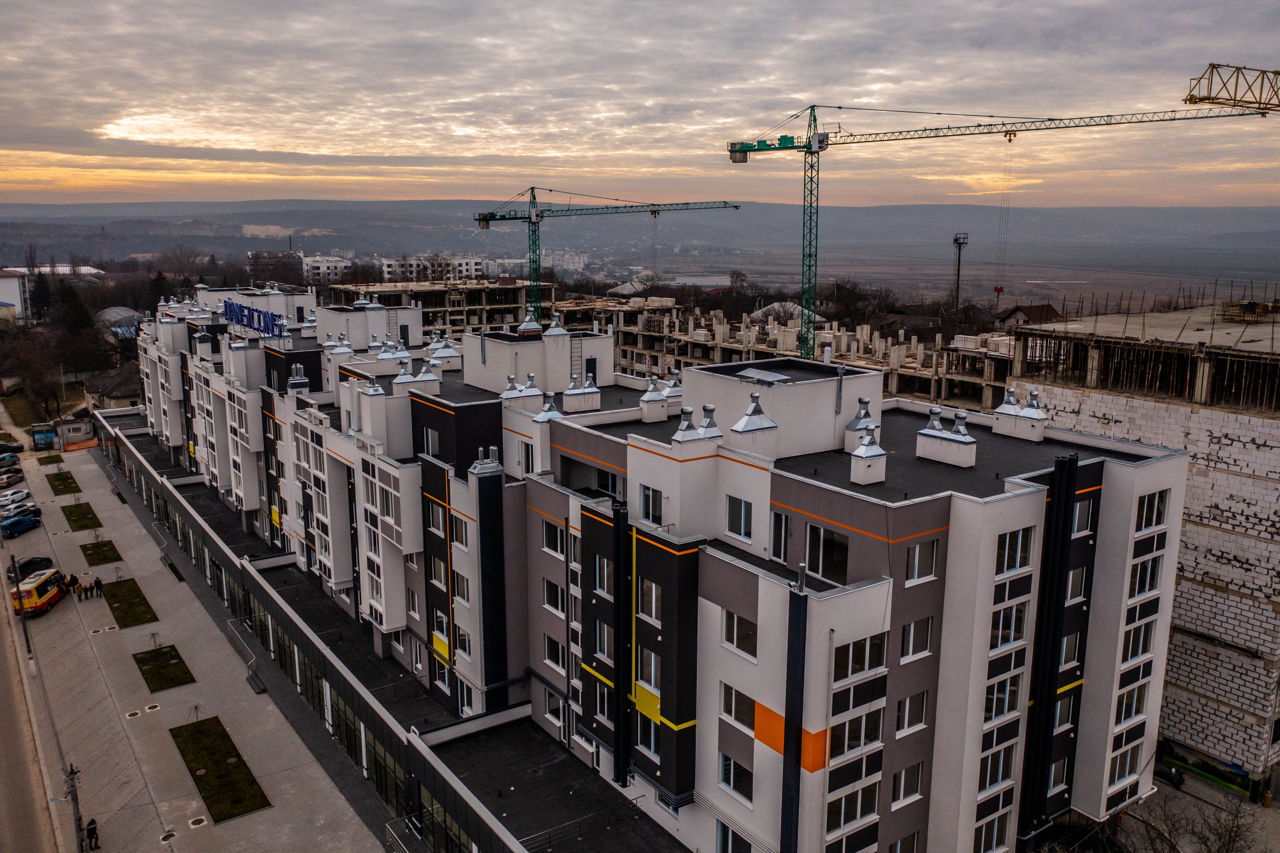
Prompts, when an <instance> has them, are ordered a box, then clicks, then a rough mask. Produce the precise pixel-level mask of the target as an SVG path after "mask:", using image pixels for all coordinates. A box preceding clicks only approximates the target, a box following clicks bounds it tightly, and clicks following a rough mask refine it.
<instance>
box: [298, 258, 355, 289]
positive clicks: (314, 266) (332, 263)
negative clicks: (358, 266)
mask: <svg viewBox="0 0 1280 853" xmlns="http://www.w3.org/2000/svg"><path fill="white" fill-rule="evenodd" d="M350 271H351V260H350V259H349V258H340V257H337V256H336V255H303V257H302V282H303V284H306V285H309V286H311V287H317V286H318V287H325V286H328V285H331V284H337V283H338V282H340V281H342V279H343V278H344V277H345V276H346V275H347V273H349V272H350Z"/></svg>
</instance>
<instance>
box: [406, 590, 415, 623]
mask: <svg viewBox="0 0 1280 853" xmlns="http://www.w3.org/2000/svg"><path fill="white" fill-rule="evenodd" d="M404 599H405V609H407V610H408V611H409V615H410V616H412V617H413V618H414V619H417V618H418V592H417V590H415V589H412V588H410V587H405V588H404Z"/></svg>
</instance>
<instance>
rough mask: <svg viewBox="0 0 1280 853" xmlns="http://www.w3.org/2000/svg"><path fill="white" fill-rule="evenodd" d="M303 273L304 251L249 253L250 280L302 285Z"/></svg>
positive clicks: (261, 283)
mask: <svg viewBox="0 0 1280 853" xmlns="http://www.w3.org/2000/svg"><path fill="white" fill-rule="evenodd" d="M303 275H304V272H303V260H302V252H294V251H282V252H267V251H260V252H250V253H249V280H250V281H252V282H255V283H257V284H259V285H264V284H266V283H268V282H276V283H279V284H293V285H301V284H302V283H303Z"/></svg>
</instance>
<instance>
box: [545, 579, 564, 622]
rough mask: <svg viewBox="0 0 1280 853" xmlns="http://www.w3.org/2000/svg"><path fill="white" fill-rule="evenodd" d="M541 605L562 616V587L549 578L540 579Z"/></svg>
mask: <svg viewBox="0 0 1280 853" xmlns="http://www.w3.org/2000/svg"><path fill="white" fill-rule="evenodd" d="M542 603H543V604H545V605H546V606H547V607H550V608H551V609H552V610H554V611H555V612H556V613H559V614H560V615H561V616H563V615H564V587H562V586H560V585H559V584H557V583H555V582H554V581H552V580H551V579H550V578H543V579H542Z"/></svg>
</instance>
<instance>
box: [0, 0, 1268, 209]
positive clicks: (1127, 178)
mask: <svg viewBox="0 0 1280 853" xmlns="http://www.w3.org/2000/svg"><path fill="white" fill-rule="evenodd" d="M3 8H4V15H3V17H2V20H3V22H4V33H5V35H4V44H5V47H4V51H3V53H0V79H2V80H3V84H2V85H0V201H8V202H81V201H131V200H184V199H199V200H240V199H262V198H334V199H339V198H341V199H422V198H507V197H510V196H511V195H514V194H515V193H516V192H517V191H518V190H519V189H520V188H521V187H525V186H528V185H530V184H536V185H539V186H550V187H554V188H558V189H559V188H563V189H567V190H574V191H578V192H584V193H595V194H598V195H609V196H617V197H623V198H628V199H636V200H643V201H678V200H686V199H687V200H692V199H719V198H724V199H731V200H735V201H737V200H752V201H779V202H791V203H794V202H797V201H799V197H800V190H801V186H800V177H801V171H800V169H801V162H800V156H799V155H798V154H794V153H778V154H772V155H767V156H760V157H755V158H753V159H752V161H751V162H750V163H748V164H746V165H731V164H730V163H729V161H728V157H727V155H726V153H725V143H726V142H727V141H728V140H730V139H750V138H755V137H756V136H757V135H758V134H761V133H763V132H764V131H766V130H768V129H769V128H771V127H772V126H773V125H775V124H776V123H777V122H779V121H781V120H782V119H784V118H786V117H787V116H788V115H790V114H791V113H794V112H796V111H797V110H799V109H801V108H803V107H804V106H805V105H807V104H809V103H814V102H818V103H824V104H841V105H846V106H854V107H864V108H865V107H875V108H892V109H902V110H926V111H945V112H953V113H977V114H999V115H1009V116H1026V117H1040V116H1073V115H1091V114H1098V113H1114V112H1127V111H1131V110H1139V109H1142V110H1148V109H1172V108H1178V107H1179V106H1181V104H1180V101H1181V98H1182V97H1183V96H1184V95H1185V94H1186V91H1187V87H1188V79H1189V78H1190V77H1193V76H1197V75H1199V74H1200V72H1201V71H1203V69H1204V68H1205V66H1206V65H1207V64H1208V63H1209V62H1211V61H1212V62H1222V63H1229V64H1236V65H1246V66H1252V67H1255V68H1256V67H1262V68H1269V67H1275V66H1276V64H1277V57H1276V55H1275V47H1276V44H1277V36H1280V4H1277V3H1274V2H1259V0H1247V2H1246V0H1220V2H1216V3H1212V4H1210V3H1207V2H1205V0H1196V2H1187V0H1125V2H1121V1H1120V0H1111V2H1074V1H1073V0H1058V2H1041V0H1022V2H1004V0H995V1H994V2H991V1H990V0H965V2H959V0H839V2H834V1H831V2H829V0H808V1H807V2H806V0H800V2H797V3H762V2H754V3H750V4H741V5H739V4H736V3H731V2H716V3H712V2H705V0H704V2H698V1H697V0H681V2H675V0H649V2H636V0H628V2H622V0H593V2H590V3H587V2H562V0H542V2H538V3H517V2H511V0H506V2H491V0H471V2H463V3H458V2H448V3H445V2H436V0H431V2H427V1H426V0H365V2H363V3H356V2H352V0H311V1H310V2H306V3H302V2H297V0H292V2H285V1H284V0H203V2H193V1H192V0H6V2H5V3H4V4H3ZM824 120H826V121H830V122H832V123H835V122H839V123H840V126H841V127H842V128H844V129H846V130H847V129H857V130H893V129H899V128H906V127H925V126H938V125H946V124H960V123H968V122H969V121H970V120H968V119H963V118H959V117H951V116H928V115H913V114H909V113H881V112H862V111H859V112H843V113H839V114H834V113H833V114H830V115H827V116H825V117H824ZM775 132H776V131H775ZM822 174H823V184H822V200H823V202H824V203H830V204H853V205H866V204H896V203H958V202H986V203H994V202H995V201H996V200H998V197H999V196H998V194H999V192H1000V190H1001V188H1002V187H1004V186H1009V187H1011V188H1012V191H1013V193H1014V196H1013V198H1014V203H1016V204H1019V205H1048V206H1059V205H1120V204H1151V205H1182V204H1205V205H1271V204H1276V203H1277V199H1280V193H1278V192H1277V191H1278V190H1280V116H1276V117H1274V118H1272V119H1271V120H1269V121H1263V120H1261V119H1255V118H1248V119H1222V120H1215V121H1203V122H1177V123H1173V124H1161V125H1143V126H1138V127H1134V128H1112V129H1101V130H1068V131H1059V132H1050V133H1039V134H1023V135H1021V136H1019V138H1018V139H1017V140H1016V142H1014V143H1013V144H1012V145H1006V143H1005V142H1004V141H1003V140H1002V139H1001V138H1000V137H996V136H984V137H971V138H962V139H950V140H941V141H929V142H899V143H886V144H877V145H857V146H853V145H850V146H843V147H838V148H833V149H831V150H830V151H829V152H828V153H827V154H825V155H824V156H823V159H822Z"/></svg>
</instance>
